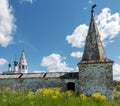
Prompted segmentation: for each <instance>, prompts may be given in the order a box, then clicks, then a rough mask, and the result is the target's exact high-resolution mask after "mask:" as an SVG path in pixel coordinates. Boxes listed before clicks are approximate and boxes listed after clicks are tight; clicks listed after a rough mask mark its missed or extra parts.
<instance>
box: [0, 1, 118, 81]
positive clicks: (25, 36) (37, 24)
mask: <svg viewBox="0 0 120 106" xmlns="http://www.w3.org/2000/svg"><path fill="white" fill-rule="evenodd" d="M93 4H97V7H96V9H95V19H96V23H97V26H98V29H99V32H100V34H101V40H102V41H103V44H104V48H105V53H106V56H107V57H108V58H110V59H112V60H114V61H115V63H114V66H113V69H114V71H113V73H114V79H120V7H119V4H120V0H116V1H113V0H109V2H108V0H104V1H101V0H0V73H1V72H3V71H7V67H8V63H9V62H10V63H11V64H12V68H13V61H14V60H15V58H16V59H17V61H18V62H19V60H20V55H21V52H22V50H23V49H24V51H25V54H26V58H27V62H28V67H29V72H39V71H47V72H48V71H52V72H54V71H67V72H68V71H78V68H77V63H78V62H79V61H80V60H81V57H82V54H83V50H84V43H85V37H86V35H87V30H88V25H89V22H90V15H91V14H90V11H91V10H90V9H91V6H92V5H93Z"/></svg>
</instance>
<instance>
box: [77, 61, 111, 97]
mask: <svg viewBox="0 0 120 106" xmlns="http://www.w3.org/2000/svg"><path fill="white" fill-rule="evenodd" d="M79 81H80V89H79V92H80V93H85V94H87V95H92V94H93V93H95V92H101V94H102V95H106V96H107V98H108V99H112V92H113V85H112V81H113V78H112V63H97V64H96V63H95V64H87V63H86V64H85V63H84V64H79Z"/></svg>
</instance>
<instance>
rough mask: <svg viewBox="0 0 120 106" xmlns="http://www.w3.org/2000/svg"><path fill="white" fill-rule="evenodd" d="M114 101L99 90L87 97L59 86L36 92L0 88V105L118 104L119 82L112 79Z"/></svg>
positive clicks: (89, 105)
mask: <svg viewBox="0 0 120 106" xmlns="http://www.w3.org/2000/svg"><path fill="white" fill-rule="evenodd" d="M114 85H115V86H114V88H115V90H114V98H115V100H114V101H108V100H107V99H106V97H105V96H102V95H101V94H100V93H99V92H97V93H95V94H93V95H92V96H91V97H87V96H86V95H85V94H81V95H76V94H75V93H74V92H72V91H66V92H61V89H60V88H43V89H39V90H37V91H36V92H32V91H30V90H29V91H20V90H12V89H10V88H8V87H3V88H1V89H0V106H120V91H119V90H120V89H119V86H120V82H118V81H114Z"/></svg>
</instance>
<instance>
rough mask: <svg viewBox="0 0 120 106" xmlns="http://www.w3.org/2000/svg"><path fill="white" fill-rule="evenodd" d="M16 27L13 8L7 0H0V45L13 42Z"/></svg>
mask: <svg viewBox="0 0 120 106" xmlns="http://www.w3.org/2000/svg"><path fill="white" fill-rule="evenodd" d="M15 29H16V25H15V17H14V15H13V9H12V7H11V6H10V5H9V1H8V0H0V45H1V46H2V47H6V46H8V45H9V44H11V43H12V42H13V37H12V34H13V33H14V31H15Z"/></svg>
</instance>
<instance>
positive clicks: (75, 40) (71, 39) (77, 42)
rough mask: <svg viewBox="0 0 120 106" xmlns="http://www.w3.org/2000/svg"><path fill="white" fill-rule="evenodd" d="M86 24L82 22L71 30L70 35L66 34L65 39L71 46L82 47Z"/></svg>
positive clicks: (86, 28)
mask: <svg viewBox="0 0 120 106" xmlns="http://www.w3.org/2000/svg"><path fill="white" fill-rule="evenodd" d="M87 31H88V26H87V25H85V24H83V25H79V26H78V27H77V28H76V29H75V30H74V32H73V34H72V35H67V37H66V40H67V41H68V43H69V44H72V47H83V45H84V43H85V38H86V35H87Z"/></svg>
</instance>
